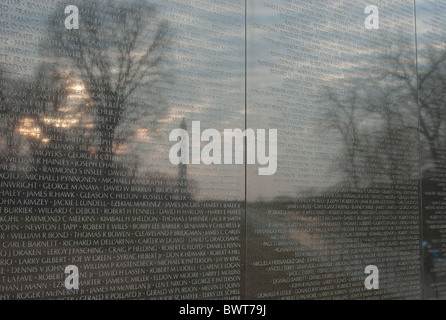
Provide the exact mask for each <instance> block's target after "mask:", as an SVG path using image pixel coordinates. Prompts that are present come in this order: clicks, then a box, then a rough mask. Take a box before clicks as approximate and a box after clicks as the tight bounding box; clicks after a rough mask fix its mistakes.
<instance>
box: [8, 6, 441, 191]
mask: <svg viewBox="0 0 446 320" xmlns="http://www.w3.org/2000/svg"><path fill="white" fill-rule="evenodd" d="M152 3H156V4H157V7H158V10H159V11H160V13H161V16H163V17H165V18H166V19H167V20H168V21H169V22H170V24H171V27H172V31H173V35H174V36H173V37H174V38H173V40H172V44H171V50H170V51H169V52H168V54H167V56H166V57H165V59H166V62H167V64H165V66H166V68H168V72H169V74H171V75H172V76H173V79H174V82H173V85H171V84H163V87H162V88H160V90H161V89H162V90H163V91H165V97H164V98H165V100H166V103H167V104H168V105H169V107H170V112H169V114H168V115H167V117H165V118H163V119H161V120H160V122H159V127H158V129H159V130H158V131H157V132H153V130H148V129H147V127H148V126H146V127H145V126H144V121H143V120H141V121H140V122H139V124H138V125H139V129H138V130H137V136H136V138H135V141H134V143H133V148H131V149H130V150H133V151H132V152H135V153H136V154H137V156H138V158H139V160H140V163H141V166H140V167H141V168H143V169H144V168H145V169H147V170H149V171H150V170H160V171H162V172H166V174H169V175H175V174H176V170H177V168H176V167H174V166H172V165H171V164H170V162H169V159H168V153H169V152H168V151H169V148H170V147H171V143H170V142H169V141H168V136H169V133H170V131H171V130H172V129H174V128H177V127H179V124H180V121H181V119H182V118H183V117H184V118H185V119H186V120H187V122H188V124H189V127H190V123H191V121H192V120H194V121H201V122H202V129H205V128H216V129H218V130H223V129H227V128H228V129H229V128H243V127H244V109H245V96H244V95H245V92H244V89H245V88H244V83H245V77H244V68H245V66H244V54H245V52H244V45H245V44H244V39H245V38H244V36H245V34H244V22H245V21H244V7H245V5H244V1H241V0H238V1H219V2H218V3H209V1H204V0H202V1H193V2H190V3H189V4H188V3H185V2H183V1H180V0H178V1H169V2H166V1H156V2H152ZM435 3H437V4H436V5H435V6H434V4H435ZM369 4H372V3H370V1H325V2H324V5H323V6H321V5H320V4H319V3H315V2H314V1H299V2H293V3H291V2H289V1H279V0H275V1H272V2H268V3H266V2H258V1H255V0H248V6H247V8H248V12H247V13H248V15H247V18H248V21H247V22H248V34H247V35H248V56H247V59H248V60H247V61H248V65H247V67H248V74H247V80H248V105H247V107H248V127H251V128H264V129H269V128H277V129H278V130H279V158H278V171H277V173H276V175H274V176H272V177H265V176H263V177H259V176H258V175H257V172H258V171H257V168H256V167H255V166H252V167H248V172H249V180H248V191H249V196H250V198H249V200H255V199H257V198H258V197H259V196H262V197H274V196H277V195H293V196H295V195H298V194H299V192H303V191H313V190H323V189H324V188H326V187H329V186H332V185H335V184H336V183H338V182H339V181H340V178H341V177H339V176H338V175H337V174H336V173H334V172H333V171H332V170H331V168H332V163H333V161H334V158H335V157H336V156H337V154H338V151H339V137H336V136H331V135H328V134H326V133H324V132H320V130H318V126H319V122H318V121H319V120H318V119H320V118H321V116H322V114H323V112H324V110H326V108H327V105H326V104H324V103H323V102H321V101H319V93H318V85H321V84H327V83H331V85H333V86H334V87H336V82H339V83H342V82H343V81H348V80H349V79H352V78H354V77H357V76H362V74H361V73H360V72H363V71H364V70H368V69H369V70H370V69H373V68H378V67H379V66H380V64H381V61H380V60H379V58H378V55H379V54H381V53H382V52H392V51H396V50H398V43H401V42H405V43H406V44H408V45H409V48H411V46H412V48H413V44H414V43H413V40H414V36H413V30H414V23H413V3H412V2H410V1H407V2H401V1H398V2H395V1H386V0H380V1H373V4H375V5H377V6H378V7H379V9H380V23H381V29H380V30H366V29H365V28H364V25H363V24H364V19H365V17H366V15H365V14H364V8H365V7H366V6H367V5H369ZM27 6H28V7H27ZM31 6H34V7H32V8H31ZM79 6H81V4H80V5H79ZM55 7H56V5H55V4H49V5H45V4H41V5H39V4H32V3H27V4H26V5H25V8H22V7H14V5H8V4H7V8H8V9H7V10H2V12H0V18H1V21H2V24H1V25H0V37H1V38H8V39H9V43H8V45H2V46H1V47H0V54H7V58H6V60H1V61H0V62H2V63H5V66H6V67H7V68H9V70H11V71H12V72H14V73H20V74H23V78H27V77H29V76H30V75H32V74H33V72H34V70H35V68H36V67H37V65H38V62H39V59H38V50H37V46H38V43H39V39H40V37H42V36H45V32H46V31H45V21H46V18H47V17H48V15H49V14H51V13H52V12H53V11H54V8H55ZM19 9H20V10H24V9H26V11H20V10H19ZM217 9H218V10H217ZM30 12H33V14H31V13H30ZM444 14H445V8H444V5H442V3H441V1H427V0H426V1H417V16H418V19H417V27H418V29H417V33H418V44H419V53H420V61H421V62H422V61H423V60H422V58H423V57H422V52H423V49H424V48H425V47H426V46H427V44H428V43H432V41H433V40H435V39H437V40H439V41H440V40H441V39H442V36H443V35H442V34H441V32H440V31H442V30H443V31H444V29H441V28H442V27H444V24H442V21H443V20H442V19H443V18H444V16H445V15H444ZM433 15H434V16H435V17H436V18H434V19H433V18H432V16H433ZM438 25H440V26H441V27H440V28H438ZM81 28H82V24H81ZM16 41H17V42H16ZM284 61H288V65H286V64H285V63H284ZM272 71H273V72H274V73H273V72H272ZM15 77H17V78H20V76H17V75H16V76H15ZM277 89H287V90H288V91H277V92H274V90H277ZM188 172H189V175H190V177H191V178H192V179H194V180H195V181H197V182H198V184H199V186H200V190H201V191H200V192H201V196H203V197H205V196H206V195H209V196H212V195H215V194H218V195H221V196H222V197H225V192H221V190H220V188H221V189H224V188H226V191H227V192H232V193H233V194H235V195H240V196H241V197H242V194H243V190H244V187H243V184H244V178H243V174H244V168H243V166H204V165H202V166H189V171H188ZM230 198H232V196H231V197H230Z"/></svg>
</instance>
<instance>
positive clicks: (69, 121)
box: [43, 117, 79, 128]
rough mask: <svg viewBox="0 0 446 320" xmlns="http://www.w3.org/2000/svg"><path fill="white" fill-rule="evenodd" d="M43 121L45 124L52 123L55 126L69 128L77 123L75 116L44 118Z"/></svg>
mask: <svg viewBox="0 0 446 320" xmlns="http://www.w3.org/2000/svg"><path fill="white" fill-rule="evenodd" d="M43 122H44V123H45V124H46V125H52V126H54V127H56V128H71V127H72V126H74V125H76V124H78V123H79V120H78V119H76V118H72V117H69V118H49V117H47V118H44V119H43Z"/></svg>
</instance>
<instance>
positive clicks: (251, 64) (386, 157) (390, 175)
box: [247, 1, 421, 299]
mask: <svg viewBox="0 0 446 320" xmlns="http://www.w3.org/2000/svg"><path fill="white" fill-rule="evenodd" d="M366 6H367V4H366V2H363V1H342V2H341V3H340V2H337V1H336V2H335V1H332V2H330V3H329V5H328V6H326V7H324V8H321V6H320V4H319V3H316V2H314V1H299V2H293V3H290V2H289V1H276V2H275V4H274V5H269V4H266V3H264V4H258V3H257V2H255V1H249V6H248V14H249V15H248V35H247V39H248V57H250V58H251V59H250V60H248V74H247V77H248V125H249V126H252V127H263V126H267V127H274V128H276V127H277V128H280V129H279V132H280V135H279V143H278V168H279V169H278V172H277V174H276V175H275V176H274V177H272V178H271V179H269V180H268V181H265V180H263V181H262V182H259V180H258V179H259V178H258V177H256V176H255V174H251V172H250V171H248V183H247V189H248V199H247V200H248V206H247V209H248V210H247V211H248V214H247V216H248V218H247V225H248V234H247V238H248V247H247V253H248V281H247V286H248V297H249V298H253V299H256V298H268V299H325V298H328V299H333V298H335V299H337V298H342V299H368V298H373V299H393V298H397V299H401V298H408V299H414V298H420V297H421V288H420V285H419V279H420V269H421V266H420V253H419V243H420V230H419V223H420V217H419V192H418V184H419V182H418V170H419V168H418V134H417V127H418V117H417V103H416V96H415V95H414V94H413V91H412V89H413V86H415V85H416V65H415V43H414V34H413V30H414V15H413V14H414V13H413V5H412V4H411V3H410V2H407V1H399V2H395V1H392V2H388V1H382V2H380V3H379V8H380V12H381V19H380V29H379V30H367V29H366V28H364V23H363V21H364V17H365V15H364V8H365V7H366ZM384 12H385V15H384ZM369 265H374V266H376V267H378V269H379V272H380V279H379V290H367V289H366V288H365V286H364V279H365V278H366V276H365V275H364V271H365V268H366V267H367V266H369ZM259 275H261V276H260V277H259Z"/></svg>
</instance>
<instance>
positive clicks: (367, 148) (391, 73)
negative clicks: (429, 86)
mask: <svg viewBox="0 0 446 320" xmlns="http://www.w3.org/2000/svg"><path fill="white" fill-rule="evenodd" d="M395 60H398V61H399V63H400V64H398V65H397V64H395ZM380 61H385V62H384V63H383V64H384V68H380V69H379V70H367V71H366V72H361V74H368V75H369V77H367V78H365V79H364V77H362V76H361V78H356V77H355V78H352V79H350V80H349V81H345V82H344V83H343V84H342V86H339V87H337V88H335V87H334V86H333V87H331V86H329V87H326V88H325V93H324V99H325V101H326V102H327V103H328V105H329V108H330V111H328V112H327V114H326V117H325V118H326V120H325V126H324V128H325V129H328V130H333V131H334V132H336V133H337V134H338V135H340V137H341V138H342V142H343V150H341V154H340V156H339V161H338V162H337V165H336V168H337V169H338V170H339V171H340V172H342V173H343V176H344V183H346V184H347V185H348V186H351V187H353V188H355V189H358V188H359V187H367V186H373V185H378V184H383V183H384V184H391V185H396V184H397V183H398V182H399V181H403V180H406V179H413V178H414V175H415V174H416V172H417V170H416V168H417V167H416V166H417V162H416V160H417V154H418V148H417V143H414V141H415V142H416V141H418V137H417V134H418V130H417V127H418V120H417V111H416V96H415V95H414V92H413V89H412V87H411V86H413V85H416V81H415V79H416V78H415V64H414V57H413V56H410V51H404V54H402V55H400V56H398V57H395V56H386V58H384V59H381V60H380Z"/></svg>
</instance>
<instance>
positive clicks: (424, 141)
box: [324, 47, 446, 298]
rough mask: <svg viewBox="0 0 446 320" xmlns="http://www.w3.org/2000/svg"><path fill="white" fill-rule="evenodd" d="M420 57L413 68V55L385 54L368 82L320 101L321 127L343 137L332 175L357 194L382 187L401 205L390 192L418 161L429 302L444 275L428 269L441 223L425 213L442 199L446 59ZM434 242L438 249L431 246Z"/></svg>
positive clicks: (404, 51)
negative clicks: (322, 104)
mask: <svg viewBox="0 0 446 320" xmlns="http://www.w3.org/2000/svg"><path fill="white" fill-rule="evenodd" d="M420 56H421V57H423V58H422V59H419V61H418V70H417V66H416V65H415V59H414V54H413V50H411V49H410V48H399V49H398V51H397V52H392V53H391V54H386V55H383V57H382V59H380V61H382V68H380V69H379V70H377V71H374V70H370V71H367V74H369V75H370V76H369V78H368V79H366V80H364V79H361V78H355V79H352V81H349V82H346V83H342V85H339V84H338V85H339V86H337V87H336V88H335V87H327V88H326V90H325V94H324V97H325V100H326V102H327V103H328V104H329V106H330V107H331V109H330V110H331V111H329V112H328V113H327V114H326V120H325V123H326V126H325V128H328V129H330V130H333V132H337V133H338V134H339V135H340V136H341V137H342V141H343V148H344V150H342V152H341V156H340V158H339V162H338V165H337V169H338V170H340V171H341V172H342V173H343V176H344V184H346V185H348V186H350V187H352V188H354V190H358V189H360V188H361V187H364V186H376V187H379V188H381V186H383V184H384V185H387V186H388V187H391V188H392V189H393V190H394V191H393V195H395V199H398V201H396V202H395V206H394V207H395V208H399V207H400V205H401V204H402V203H404V200H402V202H400V201H399V199H404V197H403V198H401V197H400V195H401V193H400V192H395V186H398V185H400V187H402V186H401V185H404V184H405V181H409V180H412V181H415V178H417V174H416V173H417V171H418V170H417V168H416V166H417V165H418V163H419V161H420V162H421V167H422V170H423V172H422V174H423V179H422V182H423V184H422V188H423V189H422V191H423V205H424V207H423V215H422V217H423V237H424V238H423V241H424V243H425V244H426V245H423V262H424V271H425V274H424V280H425V284H424V285H425V293H424V294H425V297H428V298H431V297H434V296H435V295H436V294H438V293H436V291H435V290H434V289H432V284H433V283H435V282H438V281H441V280H439V278H438V277H440V276H441V274H440V273H438V272H436V271H434V270H433V269H432V268H433V266H434V265H435V263H437V264H438V263H440V259H439V256H438V254H436V251H435V250H433V248H434V249H438V248H439V247H441V246H440V245H439V244H438V242H435V241H436V239H438V238H441V235H440V233H439V232H438V231H437V230H436V229H438V227H436V225H438V221H439V219H441V217H439V216H438V212H436V211H435V210H434V209H430V208H432V207H435V205H433V204H434V202H439V201H442V200H444V199H443V197H439V195H440V194H442V192H444V185H442V183H443V182H444V180H442V178H440V177H443V175H442V172H443V171H444V167H443V166H444V160H445V158H444V150H446V135H445V134H444V132H445V129H446V53H445V51H444V50H441V49H438V48H432V47H431V48H427V49H423V50H422V52H421V53H420ZM416 71H418V73H417V72H416ZM363 74H364V73H363ZM419 143H421V148H419ZM419 150H421V153H419ZM432 178H434V179H432ZM437 200H438V201H437ZM392 212H394V211H392ZM395 214H396V212H395ZM431 243H437V244H433V245H432V247H431ZM433 261H435V263H434V262H433Z"/></svg>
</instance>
